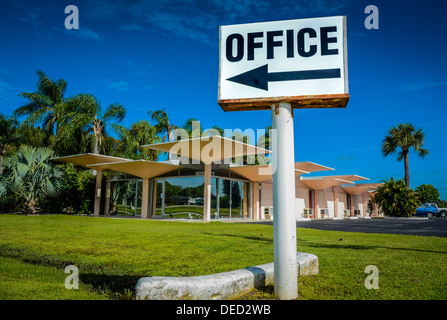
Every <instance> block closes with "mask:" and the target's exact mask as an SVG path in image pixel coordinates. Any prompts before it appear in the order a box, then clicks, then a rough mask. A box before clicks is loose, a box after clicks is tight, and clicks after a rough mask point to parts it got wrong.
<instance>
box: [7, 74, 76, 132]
mask: <svg viewBox="0 0 447 320" xmlns="http://www.w3.org/2000/svg"><path fill="white" fill-rule="evenodd" d="M36 73H37V76H38V77H39V80H38V81H37V91H36V92H22V93H20V94H19V95H20V96H22V97H24V98H26V99H28V100H29V102H28V103H26V104H25V105H23V106H21V107H19V108H17V109H16V110H15V111H14V116H16V117H22V116H26V119H25V120H24V121H23V125H25V126H34V125H35V124H42V128H45V129H46V130H47V131H49V132H51V133H53V134H54V133H55V134H56V137H57V136H58V135H59V134H60V126H61V123H60V122H61V117H62V115H63V114H64V113H65V112H67V110H66V102H67V101H66V99H65V97H64V95H65V92H66V90H67V82H66V81H65V80H64V79H59V80H57V81H53V80H51V79H50V78H48V77H47V76H46V74H45V73H43V72H42V71H41V70H37V71H36ZM54 130H55V131H54Z"/></svg>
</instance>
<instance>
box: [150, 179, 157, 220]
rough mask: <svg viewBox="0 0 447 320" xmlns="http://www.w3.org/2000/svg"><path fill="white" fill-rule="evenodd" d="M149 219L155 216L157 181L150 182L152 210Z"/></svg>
mask: <svg viewBox="0 0 447 320" xmlns="http://www.w3.org/2000/svg"><path fill="white" fill-rule="evenodd" d="M151 211H152V212H151V218H155V216H156V214H157V180H152V210H151Z"/></svg>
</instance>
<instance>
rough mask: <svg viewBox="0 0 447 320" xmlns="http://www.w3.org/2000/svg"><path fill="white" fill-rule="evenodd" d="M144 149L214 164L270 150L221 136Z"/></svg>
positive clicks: (161, 144) (265, 152)
mask: <svg viewBox="0 0 447 320" xmlns="http://www.w3.org/2000/svg"><path fill="white" fill-rule="evenodd" d="M142 147H143V148H150V149H153V150H158V151H164V152H168V153H172V154H176V155H178V156H180V157H183V158H188V159H193V160H196V161H202V162H204V163H212V162H217V161H221V160H224V159H230V158H233V157H240V156H246V155H255V154H257V155H265V154H268V153H270V151H269V150H266V149H263V148H258V147H255V146H253V145H250V144H247V143H243V142H239V141H235V140H232V139H229V138H225V137H221V136H211V137H200V138H192V139H187V140H180V141H172V142H166V143H159V144H151V145H144V146H142Z"/></svg>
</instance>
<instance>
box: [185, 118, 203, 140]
mask: <svg viewBox="0 0 447 320" xmlns="http://www.w3.org/2000/svg"><path fill="white" fill-rule="evenodd" d="M182 129H184V130H186V132H188V135H189V137H190V138H197V137H201V136H202V133H203V129H202V125H201V124H200V121H199V120H197V119H195V118H189V119H188V120H186V121H185V124H184V125H183V127H182Z"/></svg>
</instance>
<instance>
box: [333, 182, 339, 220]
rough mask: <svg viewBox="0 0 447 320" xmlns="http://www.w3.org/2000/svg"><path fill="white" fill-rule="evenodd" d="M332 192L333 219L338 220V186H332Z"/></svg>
mask: <svg viewBox="0 0 447 320" xmlns="http://www.w3.org/2000/svg"><path fill="white" fill-rule="evenodd" d="M332 188H333V191H334V218H338V186H333V187H332Z"/></svg>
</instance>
